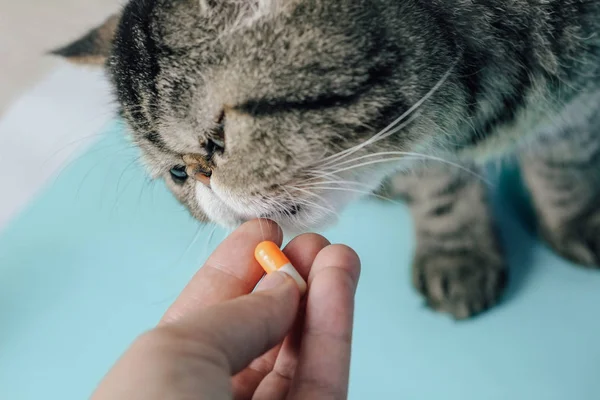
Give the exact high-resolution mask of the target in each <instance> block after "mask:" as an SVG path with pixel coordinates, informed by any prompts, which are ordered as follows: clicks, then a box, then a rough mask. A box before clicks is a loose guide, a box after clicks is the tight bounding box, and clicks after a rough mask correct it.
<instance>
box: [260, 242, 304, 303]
mask: <svg viewBox="0 0 600 400" xmlns="http://www.w3.org/2000/svg"><path fill="white" fill-rule="evenodd" d="M254 257H255V258H256V261H258V263H259V264H260V265H261V267H263V269H264V270H265V272H266V273H267V274H270V273H273V272H275V271H279V272H284V273H286V274H288V275H289V276H290V277H291V278H292V279H293V280H294V281H295V282H296V284H297V285H298V287H299V288H300V292H301V293H302V294H304V293H305V292H306V281H305V280H304V278H302V275H300V274H299V273H298V271H296V268H294V266H293V265H292V263H291V262H290V260H289V259H288V258H287V257H286V256H285V254H283V251H281V249H280V248H279V246H277V245H276V244H275V243H273V242H268V241H267V242H262V243H260V244H259V245H258V246H256V250H255V251H254Z"/></svg>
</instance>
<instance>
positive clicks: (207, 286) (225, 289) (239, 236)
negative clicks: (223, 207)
mask: <svg viewBox="0 0 600 400" xmlns="http://www.w3.org/2000/svg"><path fill="white" fill-rule="evenodd" d="M282 238H283V234H282V232H281V228H279V226H278V225H277V224H276V223H275V222H272V221H269V220H253V221H250V222H247V223H245V224H243V225H242V226H241V227H239V228H238V229H237V230H236V231H234V232H233V233H232V234H231V235H230V236H229V237H227V239H225V240H224V241H223V243H221V244H220V245H219V247H218V248H217V250H215V252H214V253H213V254H212V255H211V256H210V257H209V258H208V260H207V261H206V263H205V264H204V266H203V267H202V268H200V270H199V271H198V272H197V273H196V275H195V276H194V277H193V278H192V280H191V281H190V283H189V284H188V285H187V287H186V288H185V289H184V290H183V292H182V293H181V295H180V296H179V298H178V299H177V300H176V301H175V303H174V304H173V305H172V306H171V307H170V308H169V310H168V311H167V312H166V313H165V315H164V316H163V319H162V323H166V322H173V321H176V320H178V319H179V318H181V316H182V315H184V314H186V313H188V312H194V311H197V310H199V309H202V308H205V307H207V306H209V305H212V304H216V303H220V302H222V301H225V300H229V299H233V298H236V297H239V296H242V295H244V294H247V293H250V292H251V291H252V290H253V289H254V287H255V286H256V284H257V283H258V281H259V280H260V279H261V278H262V276H263V274H264V272H263V270H262V268H261V267H260V265H258V262H256V260H255V259H254V249H255V247H256V246H257V245H258V244H259V243H260V242H262V241H263V240H271V241H274V242H275V243H281V241H282Z"/></svg>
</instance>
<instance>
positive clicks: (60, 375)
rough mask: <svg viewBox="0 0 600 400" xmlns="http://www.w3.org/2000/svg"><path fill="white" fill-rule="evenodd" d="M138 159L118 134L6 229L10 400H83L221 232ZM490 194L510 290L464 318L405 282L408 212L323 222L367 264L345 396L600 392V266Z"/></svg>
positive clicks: (2, 256)
mask: <svg viewBox="0 0 600 400" xmlns="http://www.w3.org/2000/svg"><path fill="white" fill-rule="evenodd" d="M113 130H114V131H116V130H117V128H115V129H113ZM136 156H137V154H136V152H135V151H134V150H133V149H131V148H130V147H129V145H128V144H127V143H125V142H124V140H122V139H121V138H120V134H118V132H109V133H108V134H107V136H106V138H105V139H103V140H102V142H100V143H99V144H97V145H96V147H95V148H94V149H92V150H90V151H89V152H88V153H87V154H85V155H84V156H83V157H81V158H80V159H78V160H76V161H75V162H73V163H72V164H71V165H70V166H69V167H68V168H66V169H65V171H64V172H63V173H62V174H61V175H60V176H59V177H58V178H57V179H56V181H55V182H53V184H52V185H50V187H48V189H47V190H46V191H45V192H44V193H43V194H42V195H41V196H40V197H39V198H38V199H37V200H36V201H35V202H34V203H33V204H32V205H31V206H30V207H29V208H28V210H27V211H26V212H24V213H23V214H22V215H21V216H20V217H19V218H17V219H16V220H15V221H14V223H13V224H11V225H10V226H9V227H8V229H7V230H5V231H4V232H3V233H2V234H0V321H1V322H0V398H2V399H11V400H16V399H40V398H44V399H81V398H85V397H87V396H88V395H89V394H90V393H91V391H92V390H93V388H94V387H95V385H96V384H97V382H98V381H99V379H101V377H102V376H103V374H104V373H105V372H106V371H107V369H108V368H109V367H110V366H111V364H112V363H113V362H114V361H115V360H116V358H117V357H118V356H119V355H120V353H121V352H122V351H123V350H124V349H125V348H126V347H127V346H128V345H129V344H130V342H131V341H132V340H133V339H134V338H135V336H136V335H138V334H139V333H141V332H142V331H143V330H145V329H147V328H149V327H151V326H152V325H153V324H154V323H155V322H156V321H157V320H158V318H159V316H160V315H161V313H162V312H163V311H164V310H165V309H166V307H167V306H168V305H169V304H170V302H171V301H172V300H173V299H174V298H175V297H176V295H177V294H178V292H179V290H180V289H181V288H182V287H183V286H184V285H185V283H186V281H187V280H188V279H189V278H190V277H191V276H192V274H193V273H194V272H195V270H196V269H197V268H198V266H200V265H201V264H202V261H203V260H204V259H205V257H206V255H207V252H208V251H210V250H212V249H213V248H214V247H215V246H216V245H217V243H218V242H219V241H220V240H221V239H222V238H223V237H224V235H225V234H226V232H224V231H221V230H216V231H215V232H214V235H213V237H212V240H210V241H209V237H210V234H211V231H212V230H213V227H210V226H207V227H200V228H199V227H198V225H197V223H195V222H194V221H193V220H191V219H190V218H189V217H188V215H187V213H186V212H185V211H184V210H183V209H182V207H181V206H180V205H178V203H176V201H175V200H173V199H172V198H171V195H170V194H169V193H168V192H167V191H166V189H165V188H164V187H163V186H162V184H160V183H156V184H150V183H149V182H148V181H147V180H146V178H145V177H144V173H143V171H141V169H140V168H139V167H138V166H137V165H136V164H135V163H134V162H133V161H134V160H135V157H136ZM496 203H497V204H498V206H497V209H498V210H497V211H498V214H499V216H500V219H501V221H502V232H503V235H504V237H505V239H506V242H507V247H508V252H509V258H510V264H511V269H512V275H513V276H512V281H511V286H510V289H509V293H508V296H507V298H506V300H505V302H504V303H503V304H502V305H501V306H499V307H497V308H495V309H494V310H493V311H491V312H489V313H487V314H485V315H484V316H483V317H480V318H477V319H475V320H472V321H469V322H463V323H456V322H453V321H451V320H450V319H449V318H447V317H443V316H440V315H437V314H434V313H432V312H430V311H428V310H426V309H425V308H424V307H423V305H422V301H421V300H420V298H419V297H418V296H417V294H416V293H415V292H414V291H413V290H412V289H411V287H410V285H409V265H410V257H411V251H412V247H413V243H414V241H413V237H412V233H411V232H412V231H411V230H412V226H411V222H410V219H409V215H408V213H407V210H406V209H405V208H404V207H402V206H398V205H394V204H385V203H382V202H379V201H376V200H365V201H362V202H359V203H358V204H356V205H354V206H353V207H351V208H349V209H348V210H347V211H346V212H345V213H344V214H343V219H342V221H341V222H340V224H339V225H338V226H337V227H335V228H334V229H331V230H329V231H327V232H326V235H327V236H328V237H329V238H330V239H331V240H332V241H334V242H343V243H346V244H349V245H350V246H353V247H354V248H355V249H356V250H357V251H358V253H359V254H360V255H361V257H362V260H363V265H364V267H363V275H362V280H361V284H360V287H359V292H358V300H357V301H358V304H357V313H356V330H355V333H356V334H355V344H354V354H353V369H352V377H351V396H350V397H351V399H357V400H358V399H361V400H362V399H411V400H412V399H418V400H428V399H435V400H438V399H444V400H454V399H460V400H471V399H473V400H481V399H486V400H494V399H502V400H506V399H511V400H521V399H522V400H532V399H544V400H554V399H556V400H559V399H560V400H565V399H577V400H588V399H590V400H592V399H596V400H597V399H599V398H600V379H598V378H599V377H600V375H599V371H600V340H599V339H600V318H599V315H600V314H599V305H600V272H597V271H596V272H594V271H585V270H583V269H579V268H574V267H573V266H571V265H570V264H568V263H566V262H564V261H562V260H560V259H559V258H558V257H556V256H554V255H553V254H552V253H551V252H550V251H548V250H547V249H545V248H544V247H543V246H541V245H540V244H538V243H537V242H536V240H535V239H534V238H533V237H532V236H531V235H530V234H529V233H527V231H526V230H525V229H523V227H522V225H521V224H520V223H519V222H516V221H515V219H514V216H513V215H512V211H511V208H510V207H508V206H504V205H503V204H504V203H506V202H505V201H504V198H503V197H502V196H497V198H496Z"/></svg>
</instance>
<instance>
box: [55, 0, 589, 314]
mask: <svg viewBox="0 0 600 400" xmlns="http://www.w3.org/2000/svg"><path fill="white" fill-rule="evenodd" d="M599 34H600V1H597V0H511V1H506V0H193V1H189V0H131V1H129V3H128V4H127V5H126V6H125V7H124V9H123V10H122V11H121V12H120V13H119V14H118V15H116V16H114V17H112V18H110V19H109V20H108V21H107V22H106V23H105V24H103V25H102V26H100V27H98V28H97V29H94V30H92V31H91V32H89V33H88V34H87V35H86V36H84V37H83V38H81V39H79V40H77V41H75V42H74V43H72V44H70V45H68V46H66V47H64V48H61V49H59V50H57V51H56V52H55V54H58V55H61V56H64V57H67V58H68V59H70V60H72V61H75V62H82V63H91V64H100V63H101V64H104V65H105V66H106V69H107V71H108V75H109V77H110V79H111V81H112V83H113V84H114V88H115V92H116V96H117V98H118V102H119V105H120V112H121V115H122V117H123V118H124V120H125V121H126V122H127V124H128V125H129V127H130V128H131V132H132V137H133V140H134V142H135V143H136V144H137V145H138V146H139V147H140V149H141V151H142V153H143V156H144V159H145V163H146V165H147V166H148V169H149V172H150V174H151V175H152V176H153V177H155V178H163V179H164V180H165V181H166V182H167V184H168V186H169V188H170V189H171V190H172V191H173V193H174V194H175V196H176V197H177V198H178V199H179V200H180V201H181V202H182V203H183V204H185V205H186V206H187V207H188V209H189V210H190V211H191V213H192V214H193V216H194V217H196V218H197V219H199V220H201V221H208V220H210V221H215V222H218V223H220V224H225V225H230V226H235V225H237V224H239V223H241V222H242V221H245V220H248V219H251V218H256V217H265V218H271V219H273V220H275V221H277V222H278V223H280V224H281V225H282V226H283V227H284V229H287V230H291V231H294V230H295V231H297V230H308V229H313V228H315V227H317V226H320V225H322V224H325V223H330V222H332V221H333V220H334V219H335V214H336V212H337V211H339V210H340V209H342V208H343V207H344V206H345V205H346V204H348V203H349V202H350V201H352V200H353V199H355V198H356V197H358V196H360V195H361V194H363V193H368V192H372V191H376V190H377V189H378V188H381V187H382V184H383V183H384V182H388V186H387V192H390V191H391V192H393V194H398V195H403V196H404V197H405V198H406V199H407V201H408V204H409V206H410V208H411V210H412V214H413V216H414V219H415V225H416V234H417V238H418V240H417V243H418V246H417V249H416V256H415V261H414V264H413V277H414V279H413V282H414V285H415V286H416V287H417V288H418V290H419V291H420V292H421V293H422V294H423V296H424V297H425V298H426V300H427V303H428V304H429V305H430V306H431V307H432V308H434V309H436V310H439V311H442V312H447V313H450V314H451V315H453V316H454V317H455V318H459V319H462V318H468V317H470V316H473V315H475V314H477V313H480V312H482V311H484V310H486V309H487V308H489V307H490V306H492V305H494V304H495V303H497V302H498V300H499V298H500V296H501V294H502V292H503V288H504V286H505V284H506V276H507V273H506V265H505V262H504V259H503V255H502V250H501V248H500V246H499V243H498V239H497V236H496V233H495V227H494V222H493V217H492V216H491V214H490V210H489V206H488V205H487V203H486V187H485V184H484V183H483V182H482V180H481V179H480V178H479V177H478V174H477V173H476V172H474V171H476V169H477V168H478V166H479V165H481V163H482V162H483V161H485V160H486V159H488V158H489V157H490V156H494V155H498V154H502V153H506V152H518V155H519V158H520V160H521V163H522V170H523V176H524V177H525V181H526V182H527V184H528V186H529V189H530V192H531V195H532V198H533V203H534V205H535V208H536V211H537V216H538V221H539V227H540V232H542V234H543V236H544V237H545V239H546V240H547V242H548V243H549V244H551V245H552V247H553V248H554V249H556V251H557V252H558V253H559V254H561V255H563V256H564V257H566V258H568V259H570V260H573V261H575V262H577V263H579V264H581V265H584V266H587V267H590V268H598V266H599V265H600V180H599V178H600V176H599V175H600V113H599V111H600V79H599V74H600V36H599Z"/></svg>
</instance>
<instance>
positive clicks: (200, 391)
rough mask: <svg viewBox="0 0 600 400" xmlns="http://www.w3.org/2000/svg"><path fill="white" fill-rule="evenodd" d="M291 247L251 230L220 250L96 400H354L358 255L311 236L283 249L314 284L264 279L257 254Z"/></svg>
mask: <svg viewBox="0 0 600 400" xmlns="http://www.w3.org/2000/svg"><path fill="white" fill-rule="evenodd" d="M263 240H271V241H273V242H275V243H277V244H281V242H282V233H281V230H280V228H279V227H278V226H277V225H276V224H275V223H273V222H270V221H266V220H260V221H259V220H255V221H251V222H248V223H246V224H244V225H242V226H241V227H240V228H239V229H238V230H236V231H235V232H234V233H233V234H231V236H229V237H228V238H227V239H225V241H224V242H223V243H222V244H221V245H220V246H219V247H218V248H217V250H216V251H215V252H214V253H213V254H212V255H211V256H210V257H209V259H208V260H207V262H206V263H205V265H204V267H202V268H201V269H200V271H199V272H198V273H197V274H196V276H194V278H193V279H192V280H191V282H190V283H189V285H188V286H187V287H186V288H185V289H184V291H183V292H182V293H181V295H180V297H179V298H178V299H177V300H176V301H175V303H174V304H173V305H172V306H171V308H170V309H169V310H168V311H167V313H166V314H165V315H164V317H163V319H162V320H161V322H160V323H159V325H158V326H157V327H156V328H154V329H153V330H151V331H149V332H147V333H145V334H143V335H142V336H140V337H139V338H138V339H137V340H136V341H135V342H134V343H133V345H132V346H131V347H130V348H129V350H128V351H127V352H126V353H125V354H124V355H123V357H122V358H121V359H120V360H119V361H118V362H117V364H116V365H115V366H114V367H113V368H112V370H111V371H110V372H109V373H108V375H107V376H106V377H105V378H104V380H103V381H102V382H101V384H100V386H99V387H98V389H97V391H96V393H95V394H94V395H93V399H96V400H103V399H110V400H114V399H128V400H131V399H133V400H135V399H144V400H151V399H192V398H193V399H211V400H212V399H257V400H260V399H268V400H273V399H311V400H320V399H345V398H346V397H347V391H348V375H349V366H350V347H351V339H352V321H353V313H354V293H355V290H356V285H357V282H358V277H359V273H360V261H359V259H358V256H357V255H356V253H354V251H352V250H351V249H349V248H348V247H345V246H341V245H330V244H329V242H328V241H327V240H326V239H325V238H323V237H322V236H319V235H316V234H306V235H302V236H298V237H297V238H295V239H294V240H292V241H291V242H290V243H289V244H288V245H287V246H286V248H285V249H284V252H285V254H286V255H287V256H288V258H289V259H290V261H291V262H292V264H293V265H294V267H295V268H296V269H297V270H298V272H300V274H301V275H302V276H303V277H304V278H305V279H307V281H308V292H307V295H306V298H305V299H301V298H300V293H299V289H298V287H297V285H296V283H295V282H294V281H293V280H292V279H291V278H290V277H288V276H287V275H285V274H283V273H280V272H276V273H273V274H270V275H268V276H267V277H266V278H265V279H264V280H263V281H262V282H261V283H260V285H259V286H258V288H257V289H256V291H255V292H254V293H252V294H249V293H251V292H252V291H253V289H254V288H255V286H256V284H257V283H258V282H259V280H260V279H261V277H262V276H263V271H262V269H261V267H260V266H259V265H258V263H257V262H256V261H255V259H254V256H253V255H254V248H255V247H256V245H257V244H258V243H259V242H261V241H263Z"/></svg>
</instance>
